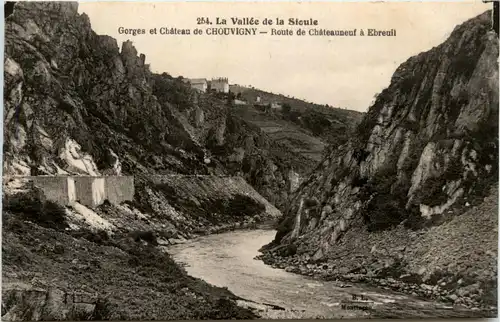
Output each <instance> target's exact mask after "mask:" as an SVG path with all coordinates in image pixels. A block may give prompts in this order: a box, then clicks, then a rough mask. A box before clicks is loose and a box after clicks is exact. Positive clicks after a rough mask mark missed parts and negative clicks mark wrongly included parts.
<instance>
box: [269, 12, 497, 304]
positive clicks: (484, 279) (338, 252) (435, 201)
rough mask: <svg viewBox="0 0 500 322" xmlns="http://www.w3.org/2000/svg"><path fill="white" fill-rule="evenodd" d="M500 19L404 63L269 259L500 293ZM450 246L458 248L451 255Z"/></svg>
mask: <svg viewBox="0 0 500 322" xmlns="http://www.w3.org/2000/svg"><path fill="white" fill-rule="evenodd" d="M490 16H491V13H490V12H486V13H484V14H482V15H480V16H478V17H476V18H473V19H471V20H469V21H467V22H465V23H463V24H462V25H460V26H457V27H456V28H455V30H454V31H453V32H452V34H451V35H450V36H449V38H448V39H447V40H446V41H445V42H444V43H443V44H441V45H439V46H437V47H435V48H432V49H431V50H429V51H427V52H424V53H421V54H419V55H417V56H414V57H411V58H410V59H408V60H407V61H406V62H404V63H403V64H401V66H399V68H398V69H397V70H396V72H395V73H394V75H393V77H392V79H391V83H390V85H389V87H387V88H386V89H384V90H383V91H382V92H381V93H380V94H378V96H377V98H376V100H375V102H374V104H373V105H372V106H371V107H370V109H369V111H368V113H367V114H366V115H365V117H364V118H363V120H362V121H361V123H360V125H359V127H358V130H357V132H356V135H355V136H354V137H353V138H352V139H351V140H349V142H347V143H346V144H344V145H343V146H341V147H339V148H338V149H336V150H334V151H333V152H331V154H330V155H328V156H327V157H326V158H325V159H324V160H323V161H322V163H321V164H320V165H319V166H318V167H317V169H315V171H314V172H313V174H312V175H311V176H310V177H309V178H308V179H307V180H306V181H305V182H304V183H303V184H302V185H301V187H300V188H299V190H298V191H297V192H296V193H295V194H294V195H293V196H292V197H291V199H290V206H289V207H288V209H287V210H286V214H285V217H284V219H283V220H282V222H281V225H280V227H279V232H278V233H277V236H276V239H275V241H274V242H273V243H272V244H271V245H268V246H267V247H266V249H267V250H268V252H267V254H266V255H264V256H263V258H264V259H265V260H266V261H267V262H269V263H275V264H277V265H278V266H280V267H288V269H290V270H292V271H298V272H302V273H308V272H309V273H311V272H313V271H315V270H316V273H317V272H322V273H321V274H323V273H324V274H326V275H329V276H344V277H345V276H347V275H349V274H351V275H352V274H354V275H353V276H357V277H353V278H354V280H359V279H360V278H362V279H363V280H364V279H365V278H367V277H370V278H372V279H373V278H386V277H387V276H390V277H391V278H395V280H394V285H398V283H397V280H401V279H402V278H403V279H404V277H408V276H412V278H413V279H412V278H410V279H409V280H411V281H413V283H416V284H417V285H418V286H417V289H418V290H420V285H419V284H420V283H422V285H425V287H427V286H429V285H427V284H432V285H433V286H429V287H430V288H429V289H426V288H424V289H423V294H424V295H429V296H435V297H445V295H446V294H448V295H449V294H451V293H453V292H455V291H456V290H457V289H462V288H463V287H465V286H466V285H465V284H469V285H470V284H474V283H476V282H477V283H484V285H483V284H481V287H479V284H478V285H475V286H474V287H472V288H473V289H474V292H475V294H476V295H474V296H470V297H469V298H467V299H465V300H464V299H461V300H460V301H462V302H460V301H458V302H459V303H469V304H470V302H467V301H472V302H473V300H471V298H473V299H474V301H475V300H478V299H479V298H481V296H483V295H485V293H487V292H488V291H487V290H492V289H493V290H495V289H496V288H495V287H496V282H495V279H496V254H497V249H496V240H497V239H496V238H497V231H496V226H497V208H496V201H495V198H496V193H497V192H496V191H497V190H494V191H492V192H490V188H491V187H492V186H494V185H497V183H498V178H497V175H498V168H497V167H498V63H497V59H498V35H497V34H496V33H495V32H494V31H492V30H491V21H490ZM487 196H490V197H491V200H493V201H492V202H493V206H492V205H491V204H488V205H489V206H487V207H486V208H485V209H487V210H484V209H482V211H485V213H481V214H480V215H481V218H483V217H484V218H483V219H482V220H483V223H475V224H474V223H473V222H474V221H473V220H471V219H469V218H468V216H464V217H460V215H461V214H462V213H464V212H465V211H466V210H468V211H469V212H468V214H469V216H478V217H477V218H478V219H479V214H477V213H474V211H472V210H471V209H475V211H476V212H479V211H480V210H479V209H478V208H477V207H481V205H482V204H483V203H484V202H486V201H483V198H485V197H487ZM484 200H486V199H484ZM488 200H489V199H488ZM471 211H472V213H470V212H471ZM462 220H463V221H464V222H469V224H468V226H467V225H465V226H464V225H459V223H460V222H461V221H462ZM451 223H454V224H451ZM485 223H488V224H485ZM483 224H485V225H486V227H485V226H483ZM438 231H439V232H441V233H438ZM445 231H446V232H445ZM429 236H432V237H429ZM467 244H470V245H474V247H469V248H466V247H465V246H464V245H467ZM476 246H477V247H476ZM443 249H446V250H447V254H454V255H453V256H444V254H443V257H444V258H441V259H439V258H438V257H439V256H437V255H436V254H438V251H439V252H440V251H441V250H443ZM379 250H380V252H379ZM374 254H376V255H374ZM474 258H475V259H476V260H473V259H474ZM479 259H481V260H479ZM314 262H316V263H317V262H322V263H323V264H320V265H313V264H312V263H314ZM306 264H309V265H308V266H306ZM323 268H324V269H323ZM356 274H358V275H356ZM445 276H446V278H445ZM449 276H454V277H453V278H452V277H449ZM457 276H465V277H457ZM351 277H352V276H351ZM448 277H449V278H450V279H449V280H448ZM453 279H454V280H453ZM457 280H459V281H460V283H458V284H456V281H457ZM465 280H467V282H466V283H465V282H464V281H465ZM472 281H475V282H472ZM462 282H464V283H462ZM384 283H385V284H384V285H387V282H386V281H384ZM389 284H390V283H389ZM435 285H437V287H438V288H439V290H438V289H437V288H436V287H435ZM486 285H489V286H486ZM397 288H398V289H399V288H400V287H399V286H397ZM442 289H446V292H445V291H443V292H444V293H440V292H441V290H442ZM401 290H403V289H402V288H401ZM412 291H413V290H412V289H410V292H412ZM415 292H416V293H419V292H420V291H415ZM464 292H465V291H464ZM495 292H496V291H495ZM465 293H467V292H465ZM467 294H469V293H467ZM491 294H493V293H491ZM491 294H490V295H491ZM452 295H453V296H452V297H451V300H452V301H454V300H457V297H456V296H457V295H456V294H452ZM459 295H460V294H459ZM461 295H464V294H461ZM483 298H484V297H483ZM447 299H448V300H449V298H447ZM458 302H457V303H458Z"/></svg>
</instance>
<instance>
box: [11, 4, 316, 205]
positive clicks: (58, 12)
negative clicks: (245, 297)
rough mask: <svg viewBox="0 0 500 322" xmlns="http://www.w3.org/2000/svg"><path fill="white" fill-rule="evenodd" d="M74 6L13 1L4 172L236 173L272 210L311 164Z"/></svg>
mask: <svg viewBox="0 0 500 322" xmlns="http://www.w3.org/2000/svg"><path fill="white" fill-rule="evenodd" d="M77 8H78V7H77V4H76V3H64V2H63V3H50V4H49V3H42V2H38V3H17V4H16V5H15V8H14V12H13V13H12V14H11V15H10V16H9V17H8V18H7V20H6V24H5V28H6V36H5V60H4V67H5V91H4V102H5V104H4V124H5V126H4V137H5V142H4V165H3V169H4V173H5V174H9V175H10V174H24V175H25V174H30V175H37V174H55V173H58V174H65V173H72V174H74V173H83V174H90V175H99V174H104V175H106V174H121V173H123V174H138V173H142V174H168V173H181V174H215V175H228V174H231V175H241V176H243V177H244V178H245V179H247V180H250V181H251V182H250V183H251V184H252V185H253V186H254V187H255V188H256V189H257V190H258V191H259V192H261V193H262V194H263V195H264V196H265V197H266V198H269V199H270V200H271V201H272V202H274V203H275V204H276V205H278V206H280V207H281V206H282V205H284V204H285V200H286V199H287V198H288V194H289V192H290V189H289V187H290V186H292V185H293V181H294V178H295V176H296V175H297V174H299V175H300V176H305V175H306V173H307V172H309V170H310V169H311V168H312V167H313V165H314V164H315V162H314V161H311V160H308V159H306V158H304V157H301V156H300V155H298V154H297V153H294V152H293V151H291V150H290V149H288V148H287V147H286V146H282V145H280V144H276V143H274V142H273V141H272V140H270V139H269V137H268V136H267V135H266V134H265V133H263V132H262V131H261V130H260V129H259V128H258V127H255V126H252V125H251V124H249V123H248V122H246V121H245V120H243V119H241V118H239V117H238V116H237V115H235V114H234V113H232V111H231V108H230V106H228V105H227V103H226V100H225V99H223V98H220V97H217V96H215V95H212V94H200V93H197V92H196V91H194V90H191V89H190V87H189V86H188V85H187V84H185V83H184V82H183V80H182V77H179V78H173V77H171V76H169V75H168V74H167V73H163V74H161V75H157V74H153V73H151V72H150V70H149V65H148V64H147V61H146V59H147V58H146V56H145V55H143V54H139V53H138V51H137V49H136V48H135V47H134V46H133V44H132V42H130V41H127V42H124V43H123V44H122V45H121V47H119V44H117V42H116V40H115V39H113V38H111V37H108V36H102V35H97V34H95V33H94V32H93V31H92V28H91V25H90V21H89V18H88V17H87V16H86V15H85V14H81V15H79V14H78V13H77Z"/></svg>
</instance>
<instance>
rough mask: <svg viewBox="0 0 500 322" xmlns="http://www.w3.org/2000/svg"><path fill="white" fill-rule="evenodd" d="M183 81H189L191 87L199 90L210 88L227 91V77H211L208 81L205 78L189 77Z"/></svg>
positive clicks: (204, 90) (203, 90)
mask: <svg viewBox="0 0 500 322" xmlns="http://www.w3.org/2000/svg"><path fill="white" fill-rule="evenodd" d="M185 82H189V84H190V85H191V88H193V89H196V90H198V91H201V92H206V91H207V90H210V91H216V92H220V93H229V80H228V78H227V77H218V78H212V80H210V81H207V79H206V78H189V79H186V80H185Z"/></svg>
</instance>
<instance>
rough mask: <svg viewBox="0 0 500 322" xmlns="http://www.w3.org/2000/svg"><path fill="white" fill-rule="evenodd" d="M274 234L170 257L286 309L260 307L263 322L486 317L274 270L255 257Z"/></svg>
mask: <svg viewBox="0 0 500 322" xmlns="http://www.w3.org/2000/svg"><path fill="white" fill-rule="evenodd" d="M275 233H276V232H275V231H273V230H263V229H258V230H240V231H233V232H228V233H222V234H215V235H210V236H204V237H200V238H197V239H194V240H192V241H189V242H187V243H184V244H179V245H174V246H171V247H169V248H168V252H169V253H170V254H172V256H173V257H174V260H175V261H176V262H178V263H179V264H182V265H184V266H185V269H186V271H187V272H188V273H189V274H190V275H191V276H194V277H198V278H201V279H203V280H205V281H206V282H208V283H210V284H213V285H216V286H219V287H227V288H228V289H229V290H230V291H231V292H233V293H234V294H235V295H237V296H239V297H242V298H244V299H248V300H250V301H253V302H257V303H266V304H271V305H275V306H279V307H280V308H283V309H280V310H276V309H269V308H268V307H267V308H262V307H261V312H260V315H261V316H262V317H264V318H329V319H334V318H360V317H394V318H403V317H406V318H407V317H475V316H482V314H481V313H480V312H479V311H474V310H465V309H458V308H453V307H452V306H450V305H446V304H438V303H436V302H433V301H425V300H422V299H418V298H415V297H412V296H409V295H405V294H401V293H397V292H392V291H387V290H382V289H377V288H373V287H369V286H366V285H363V284H354V285H353V284H348V283H341V282H335V281H318V280H314V279H312V278H309V277H306V276H302V275H297V274H294V273H288V272H285V271H284V270H281V269H275V268H272V267H271V266H268V265H265V264H264V263H263V262H262V261H260V260H255V259H254V257H255V256H256V255H258V254H259V252H258V249H260V248H261V247H262V246H263V245H264V244H267V243H269V242H270V241H271V240H272V239H273V237H274V235H275ZM247 304H248V303H247ZM242 305H243V304H242ZM253 307H254V308H255V306H253Z"/></svg>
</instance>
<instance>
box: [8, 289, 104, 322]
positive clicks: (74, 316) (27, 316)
mask: <svg viewBox="0 0 500 322" xmlns="http://www.w3.org/2000/svg"><path fill="white" fill-rule="evenodd" d="M2 297H3V299H2V319H4V320H5V321H41V320H45V321H46V320H91V319H95V318H99V317H97V316H96V313H98V312H97V311H98V310H96V305H97V302H98V299H97V295H96V294H89V293H85V292H79V293H78V292H76V293H75V292H73V293H68V292H65V291H63V290H60V289H57V288H50V289H46V288H40V287H33V286H32V285H29V284H23V283H10V284H9V283H6V284H3V285H2Z"/></svg>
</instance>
